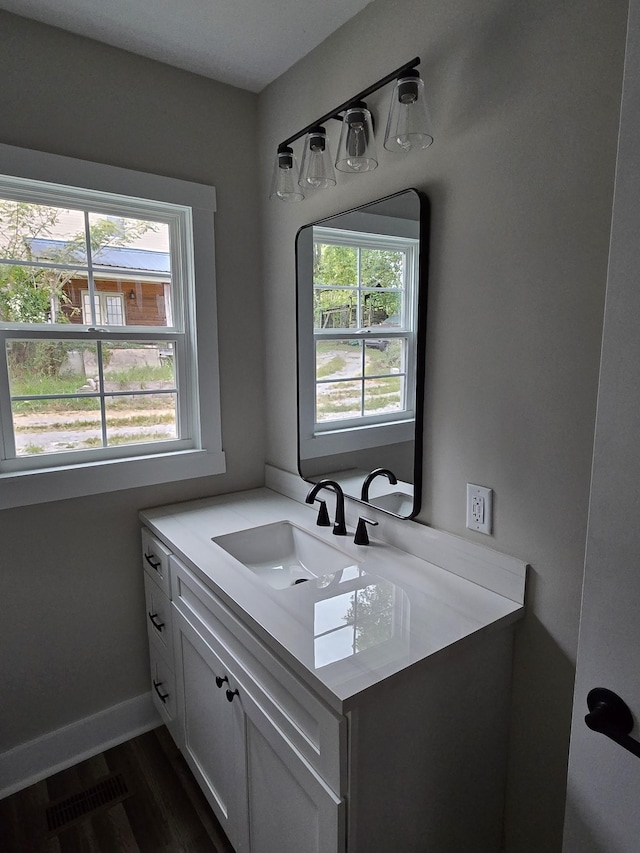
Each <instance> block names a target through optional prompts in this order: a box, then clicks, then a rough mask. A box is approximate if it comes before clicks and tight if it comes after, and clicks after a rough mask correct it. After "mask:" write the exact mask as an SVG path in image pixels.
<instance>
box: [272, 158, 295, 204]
mask: <svg viewBox="0 0 640 853" xmlns="http://www.w3.org/2000/svg"><path fill="white" fill-rule="evenodd" d="M269 198H279V199H280V201H302V199H303V198H304V193H303V192H302V191H301V190H300V187H299V186H298V163H297V161H296V158H295V155H294V153H293V149H291V148H288V147H287V148H282V149H279V150H278V153H277V154H276V162H275V164H274V167H273V177H272V178H271V192H270V193H269Z"/></svg>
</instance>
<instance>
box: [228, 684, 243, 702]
mask: <svg viewBox="0 0 640 853" xmlns="http://www.w3.org/2000/svg"><path fill="white" fill-rule="evenodd" d="M239 695H240V694H239V693H238V688H237V687H236V689H235V690H227V702H233V697H234V696H239Z"/></svg>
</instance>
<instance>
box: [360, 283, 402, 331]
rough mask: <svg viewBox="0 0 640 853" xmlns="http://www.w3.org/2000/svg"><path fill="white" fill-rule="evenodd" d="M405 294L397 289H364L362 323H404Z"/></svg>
mask: <svg viewBox="0 0 640 853" xmlns="http://www.w3.org/2000/svg"><path fill="white" fill-rule="evenodd" d="M403 302H404V295H403V294H402V293H398V292H397V291H384V290H376V291H363V292H362V296H361V307H360V325H361V327H362V328H365V329H366V328H367V327H369V326H384V327H385V328H394V327H396V328H397V327H399V326H400V325H401V323H402V308H403Z"/></svg>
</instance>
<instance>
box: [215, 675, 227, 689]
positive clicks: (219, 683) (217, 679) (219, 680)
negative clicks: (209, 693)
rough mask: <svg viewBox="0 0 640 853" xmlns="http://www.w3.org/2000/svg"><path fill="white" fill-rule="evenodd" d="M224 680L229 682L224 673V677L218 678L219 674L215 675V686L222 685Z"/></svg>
mask: <svg viewBox="0 0 640 853" xmlns="http://www.w3.org/2000/svg"><path fill="white" fill-rule="evenodd" d="M225 681H226V682H227V684H228V683H229V677H228V676H226V675H225V677H224V678H220V676H219V675H216V687H222V685H223V684H224V683H225Z"/></svg>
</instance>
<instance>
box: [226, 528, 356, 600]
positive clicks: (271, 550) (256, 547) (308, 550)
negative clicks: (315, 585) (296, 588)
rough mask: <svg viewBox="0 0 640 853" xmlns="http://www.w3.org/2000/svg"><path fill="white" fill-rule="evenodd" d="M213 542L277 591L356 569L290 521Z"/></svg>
mask: <svg viewBox="0 0 640 853" xmlns="http://www.w3.org/2000/svg"><path fill="white" fill-rule="evenodd" d="M211 541H212V542H215V544H216V545H219V546H220V547H221V548H223V549H224V550H225V551H226V552H227V553H228V554H231V556H232V557H235V559H236V560H239V562H241V563H242V564H243V565H244V566H246V567H247V568H248V569H249V570H250V571H252V572H253V573H254V574H255V575H257V576H258V577H259V578H261V579H262V580H263V581H265V582H266V583H268V584H269V586H272V587H274V589H284V588H285V587H288V586H293V585H295V584H296V583H300V582H302V581H305V580H309V579H310V578H317V577H320V576H322V575H326V574H328V573H330V572H337V571H339V570H340V569H346V568H347V567H348V566H351V565H353V560H352V559H351V558H350V557H347V556H346V555H345V554H343V553H342V551H339V550H338V549H337V548H334V547H333V546H332V545H328V544H327V543H326V542H324V541H323V540H322V539H319V538H318V537H316V536H314V535H313V534H312V533H309V532H308V531H306V530H304V529H303V528H302V527H298V526H297V525H296V524H292V523H291V522H290V521H278V522H275V524H265V525H263V526H262V527H250V528H249V529H247V530H239V531H238V532H237V533H227V534H225V535H224V536H214V537H213V538H212V540H211Z"/></svg>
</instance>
